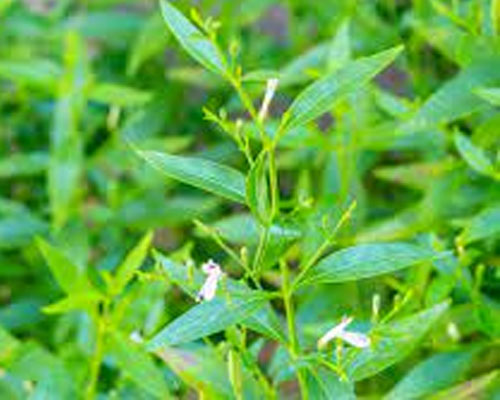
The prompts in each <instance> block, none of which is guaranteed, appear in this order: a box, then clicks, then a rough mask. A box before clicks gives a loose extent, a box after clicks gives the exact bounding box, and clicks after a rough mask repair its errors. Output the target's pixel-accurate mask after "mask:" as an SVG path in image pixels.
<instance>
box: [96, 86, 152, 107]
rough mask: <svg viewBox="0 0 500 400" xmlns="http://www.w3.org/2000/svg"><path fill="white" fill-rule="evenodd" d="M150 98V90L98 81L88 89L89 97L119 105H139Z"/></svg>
mask: <svg viewBox="0 0 500 400" xmlns="http://www.w3.org/2000/svg"><path fill="white" fill-rule="evenodd" d="M151 98H152V94H151V93H150V92H146V91H143V90H139V89H136V88H133V87H130V86H123V85H117V84H113V83H99V84H97V85H95V86H93V87H92V89H91V90H90V91H89V99H90V100H93V101H95V102H97V103H104V104H111V105H117V106H120V107H133V106H140V105H143V104H145V103H147V102H148V101H150V100H151Z"/></svg>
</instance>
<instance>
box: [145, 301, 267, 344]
mask: <svg viewBox="0 0 500 400" xmlns="http://www.w3.org/2000/svg"><path fill="white" fill-rule="evenodd" d="M268 300H269V296H266V295H265V294H263V293H259V292H252V293H244V294H239V295H235V294H233V295H230V299H228V298H227V296H225V297H224V298H222V297H216V298H214V299H213V300H210V301H205V302H203V303H200V304H197V305H195V306H194V307H192V308H191V309H190V310H189V311H187V312H185V313H184V314H182V315H181V316H180V317H178V318H177V319H175V320H174V321H173V322H171V323H170V324H169V325H167V326H166V327H165V328H164V329H163V330H162V331H161V332H160V333H158V334H157V335H156V336H154V337H153V338H152V339H151V340H150V341H149V343H148V345H147V346H148V349H149V350H157V349H159V348H165V347H169V346H175V345H179V344H182V343H188V342H192V341H194V340H198V339H201V338H204V337H206V336H209V335H212V334H214V333H217V332H220V331H222V330H224V329H226V328H227V327H229V326H231V325H234V324H236V323H239V322H241V321H244V320H245V319H247V318H248V317H250V316H251V315H252V314H254V313H255V312H257V311H258V310H259V309H260V308H262V307H264V306H265V304H267V302H268Z"/></svg>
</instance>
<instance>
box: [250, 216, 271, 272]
mask: <svg viewBox="0 0 500 400" xmlns="http://www.w3.org/2000/svg"><path fill="white" fill-rule="evenodd" d="M269 229H270V227H269V226H266V227H265V228H264V231H263V232H262V231H261V233H260V236H259V244H258V245H257V251H256V252H255V257H254V259H253V268H252V269H253V273H254V274H255V276H256V277H257V278H259V276H260V271H261V265H260V264H261V262H262V257H263V256H264V250H265V248H266V247H267V242H268V240H269Z"/></svg>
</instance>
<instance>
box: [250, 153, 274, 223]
mask: <svg viewBox="0 0 500 400" xmlns="http://www.w3.org/2000/svg"><path fill="white" fill-rule="evenodd" d="M266 160H267V159H266V153H265V152H263V153H261V155H260V156H259V157H258V158H257V160H256V161H255V163H254V165H253V166H252V168H251V169H250V172H249V173H248V176H247V179H246V189H247V190H246V195H247V203H248V205H249V207H250V210H252V213H253V214H254V215H255V216H256V217H257V219H258V220H259V221H260V222H261V223H262V224H264V225H269V223H270V221H271V218H272V210H271V204H270V201H269V190H270V189H269V182H268V179H267V168H266V165H267V164H266Z"/></svg>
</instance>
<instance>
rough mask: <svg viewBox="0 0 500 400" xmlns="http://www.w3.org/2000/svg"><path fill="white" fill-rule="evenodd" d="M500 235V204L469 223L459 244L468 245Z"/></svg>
mask: <svg viewBox="0 0 500 400" xmlns="http://www.w3.org/2000/svg"><path fill="white" fill-rule="evenodd" d="M499 235H500V204H494V205H491V206H489V207H487V208H485V209H484V210H483V211H481V212H480V213H479V214H477V215H475V216H474V217H472V218H471V219H470V220H468V221H467V223H466V225H465V227H464V229H463V231H462V233H461V234H460V236H459V237H458V242H459V243H460V244H462V245H466V244H469V243H472V242H475V241H476V240H481V239H485V238H488V237H495V236H499Z"/></svg>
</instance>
